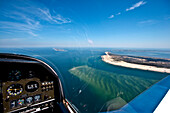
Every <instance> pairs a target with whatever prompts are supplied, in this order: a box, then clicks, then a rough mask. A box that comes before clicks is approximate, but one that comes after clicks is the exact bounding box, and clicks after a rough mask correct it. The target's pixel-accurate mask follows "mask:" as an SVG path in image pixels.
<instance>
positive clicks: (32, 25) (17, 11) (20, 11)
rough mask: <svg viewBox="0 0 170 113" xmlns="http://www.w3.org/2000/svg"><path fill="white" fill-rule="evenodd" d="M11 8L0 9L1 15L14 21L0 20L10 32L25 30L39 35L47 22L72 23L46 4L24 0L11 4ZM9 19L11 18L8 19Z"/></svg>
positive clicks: (0, 24)
mask: <svg viewBox="0 0 170 113" xmlns="http://www.w3.org/2000/svg"><path fill="white" fill-rule="evenodd" d="M10 6H11V9H4V10H1V11H0V16H5V17H7V18H10V20H11V19H12V21H2V20H0V28H3V29H5V30H6V31H8V32H20V31H22V32H24V33H27V34H29V35H31V36H34V37H35V36H38V35H37V34H36V31H37V30H40V29H41V28H42V27H43V25H42V23H44V22H45V23H46V24H65V23H71V19H69V18H65V17H63V16H62V15H61V14H57V13H56V12H55V11H54V10H53V9H51V10H52V11H50V9H49V8H47V7H45V6H44V5H39V6H37V5H36V4H34V3H33V2H31V3H30V2H26V3H25V2H23V4H22V5H10ZM7 20H9V19H7Z"/></svg>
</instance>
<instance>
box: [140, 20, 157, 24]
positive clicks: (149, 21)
mask: <svg viewBox="0 0 170 113" xmlns="http://www.w3.org/2000/svg"><path fill="white" fill-rule="evenodd" d="M157 22H159V21H157V20H144V21H140V22H138V24H140V25H152V24H156V23H157Z"/></svg>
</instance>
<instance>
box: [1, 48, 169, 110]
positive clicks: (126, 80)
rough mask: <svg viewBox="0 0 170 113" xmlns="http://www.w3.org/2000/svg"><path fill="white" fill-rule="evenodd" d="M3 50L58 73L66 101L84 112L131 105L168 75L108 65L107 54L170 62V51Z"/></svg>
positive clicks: (95, 49)
mask: <svg viewBox="0 0 170 113" xmlns="http://www.w3.org/2000/svg"><path fill="white" fill-rule="evenodd" d="M64 49H65V50H66V51H55V50H54V49H53V48H24V49H21V48H1V49H0V52H1V53H17V54H24V55H29V56H32V57H36V58H38V59H41V60H43V61H45V62H47V63H48V64H49V65H50V66H52V67H53V68H54V70H55V71H57V73H58V76H59V78H60V79H61V82H62V85H63V89H64V93H65V96H66V98H67V99H68V100H69V101H71V102H72V103H73V104H74V105H75V106H76V107H77V108H78V109H79V110H80V111H81V112H99V111H107V110H115V109H119V108H121V107H122V106H123V105H125V104H127V103H128V102H130V101H131V100H132V99H134V98H135V97H136V96H138V95H139V94H141V93H142V92H143V91H145V90H147V89H148V88H149V87H151V86H152V85H153V84H155V83H157V82H158V81H160V80H161V79H163V78H164V77H166V76H167V75H168V74H166V73H158V72H151V71H143V70H138V69H130V68H125V67H119V66H114V65H111V64H107V63H105V62H103V61H102V60H101V55H104V52H105V51H110V52H112V53H115V54H123V55H136V56H152V57H161V58H170V51H169V50H136V49H132V50H129V49H128V50H123V49H112V48H64Z"/></svg>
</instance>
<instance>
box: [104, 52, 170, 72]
mask: <svg viewBox="0 0 170 113" xmlns="http://www.w3.org/2000/svg"><path fill="white" fill-rule="evenodd" d="M101 58H102V60H103V61H104V62H106V63H109V64H112V65H117V66H122V67H127V68H135V69H141V70H148V71H155V72H162V73H170V59H167V58H155V57H145V56H130V55H117V54H112V53H110V52H105V55H102V56H101Z"/></svg>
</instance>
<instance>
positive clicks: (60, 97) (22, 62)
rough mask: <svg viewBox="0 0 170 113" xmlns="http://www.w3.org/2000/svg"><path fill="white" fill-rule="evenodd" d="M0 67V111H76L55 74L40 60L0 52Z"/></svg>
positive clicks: (50, 112) (28, 112)
mask: <svg viewBox="0 0 170 113" xmlns="http://www.w3.org/2000/svg"><path fill="white" fill-rule="evenodd" d="M0 66H1V76H0V77H1V79H0V80H1V81H0V99H1V100H0V109H1V110H2V111H3V113H30V112H31V113H36V112H45V113H47V112H49V113H52V112H61V113H62V112H68V113H69V112H77V111H76V109H75V108H74V107H73V106H72V105H71V104H70V103H69V101H68V100H66V99H65V97H64V94H63V89H62V85H61V82H60V79H59V78H58V75H57V73H56V72H55V71H54V70H53V69H52V68H51V67H50V66H49V65H48V64H46V63H44V62H43V61H40V60H38V59H35V58H31V57H28V56H23V55H16V54H0Z"/></svg>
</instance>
